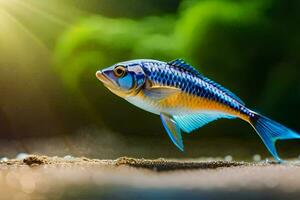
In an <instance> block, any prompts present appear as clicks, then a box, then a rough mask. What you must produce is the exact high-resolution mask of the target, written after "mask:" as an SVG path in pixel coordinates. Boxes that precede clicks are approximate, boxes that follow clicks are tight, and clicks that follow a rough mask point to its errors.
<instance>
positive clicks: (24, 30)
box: [2, 10, 49, 51]
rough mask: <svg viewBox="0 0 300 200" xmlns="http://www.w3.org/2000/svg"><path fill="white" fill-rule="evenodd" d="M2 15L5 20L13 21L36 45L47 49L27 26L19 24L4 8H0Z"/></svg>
mask: <svg viewBox="0 0 300 200" xmlns="http://www.w3.org/2000/svg"><path fill="white" fill-rule="evenodd" d="M2 15H3V16H4V17H6V19H7V20H9V21H10V22H13V23H14V24H15V25H16V26H18V27H19V28H20V30H22V31H23V32H24V33H26V34H27V35H28V36H29V37H30V38H31V39H32V40H33V41H35V42H36V43H37V44H38V45H40V46H41V47H43V49H45V50H47V51H49V49H48V47H47V46H46V45H45V44H44V43H43V42H42V41H41V40H40V39H39V38H38V37H37V36H36V35H35V34H33V33H32V32H31V31H30V30H29V29H28V28H26V27H25V26H24V25H23V24H21V23H20V22H19V21H18V20H17V19H16V18H15V17H14V16H12V15H11V14H10V13H8V12H7V11H6V10H2Z"/></svg>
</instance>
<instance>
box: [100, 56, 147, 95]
mask: <svg viewBox="0 0 300 200" xmlns="http://www.w3.org/2000/svg"><path fill="white" fill-rule="evenodd" d="M96 77H97V78H98V79H99V80H100V81H101V82H102V83H103V84H104V86H105V87H107V88H108V89H109V90H110V91H111V92H113V93H114V94H116V95H118V96H120V97H123V98H126V97H129V96H134V95H136V94H137V93H138V92H139V91H140V90H141V88H142V86H143V85H144V83H145V79H146V76H145V73H144V70H143V67H142V64H141V63H139V62H136V63H133V62H129V61H127V62H122V63H117V64H115V65H112V66H110V67H107V68H105V69H102V70H98V71H97V72H96Z"/></svg>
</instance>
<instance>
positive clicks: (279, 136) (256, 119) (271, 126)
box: [250, 112, 300, 162]
mask: <svg viewBox="0 0 300 200" xmlns="http://www.w3.org/2000/svg"><path fill="white" fill-rule="evenodd" d="M252 113H253V116H252V117H251V118H250V124H251V125H252V126H253V127H254V129H255V130H256V132H257V133H258V135H259V136H260V137H261V139H262V140H263V142H264V144H265V145H266V147H267V148H268V150H269V151H270V153H271V154H272V155H273V157H274V158H275V160H276V161H278V162H281V159H280V157H279V156H278V153H277V151H276V146H275V143H276V141H277V140H286V139H297V138H300V134H299V133H297V132H295V131H292V130H291V129H289V128H287V127H285V126H283V125H281V124H279V123H278V122H275V121H273V120H271V119H269V118H267V117H265V116H263V115H260V114H258V113H255V112H252Z"/></svg>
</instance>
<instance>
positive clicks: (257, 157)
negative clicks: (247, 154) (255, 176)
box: [253, 154, 261, 162]
mask: <svg viewBox="0 0 300 200" xmlns="http://www.w3.org/2000/svg"><path fill="white" fill-rule="evenodd" d="M253 161H255V162H259V161H261V156H260V155H259V154H255V155H253Z"/></svg>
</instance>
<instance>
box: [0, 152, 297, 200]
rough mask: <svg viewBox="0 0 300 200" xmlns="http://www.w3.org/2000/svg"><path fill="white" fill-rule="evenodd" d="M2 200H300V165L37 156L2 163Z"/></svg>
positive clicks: (287, 163) (0, 191)
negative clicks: (244, 199)
mask: <svg viewBox="0 0 300 200" xmlns="http://www.w3.org/2000/svg"><path fill="white" fill-rule="evenodd" d="M0 194H1V198H0V199H158V198H159V199H241V198H246V199H300V162H299V161H289V162H286V163H284V164H275V163H267V162H256V163H248V162H234V161H232V162H227V161H221V160H219V161H211V160H210V161H208V160H205V159H193V160H166V159H156V160H145V159H134V158H126V157H122V158H119V159H116V160H98V159H88V158H74V157H71V156H68V157H64V158H60V157H47V156H35V155H31V156H28V157H26V158H24V159H19V160H7V161H1V162H0Z"/></svg>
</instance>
